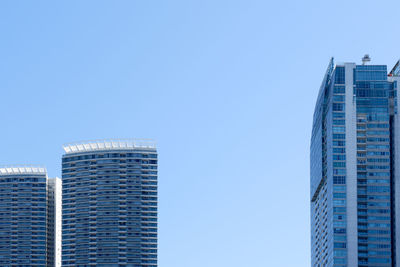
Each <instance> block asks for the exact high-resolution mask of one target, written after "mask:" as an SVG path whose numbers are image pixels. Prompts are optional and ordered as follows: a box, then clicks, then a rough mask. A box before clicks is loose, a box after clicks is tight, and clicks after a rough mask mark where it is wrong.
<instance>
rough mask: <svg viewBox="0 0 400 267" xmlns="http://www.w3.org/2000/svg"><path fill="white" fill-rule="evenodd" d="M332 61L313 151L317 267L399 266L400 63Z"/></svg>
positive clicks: (313, 227)
mask: <svg viewBox="0 0 400 267" xmlns="http://www.w3.org/2000/svg"><path fill="white" fill-rule="evenodd" d="M368 61H369V57H367V56H366V57H364V59H363V64H362V65H356V64H355V63H344V64H334V61H333V59H332V60H331V62H330V63H329V66H328V70H327V72H326V75H325V77H324V79H323V82H322V85H321V88H320V91H319V95H318V99H317V103H316V107H315V111H314V120H313V128H312V137H311V147H310V152H311V153H310V156H311V157H310V164H311V196H310V198H311V249H312V252H311V254H312V266H396V265H399V266H400V244H399V242H400V217H399V216H400V136H399V135H400V120H399V115H398V104H397V94H398V93H397V88H398V82H399V81H400V77H399V74H400V68H399V62H398V63H397V64H396V65H395V67H394V68H393V69H392V71H391V72H390V73H388V72H387V67H386V66H385V65H367V64H365V63H367V62H368Z"/></svg>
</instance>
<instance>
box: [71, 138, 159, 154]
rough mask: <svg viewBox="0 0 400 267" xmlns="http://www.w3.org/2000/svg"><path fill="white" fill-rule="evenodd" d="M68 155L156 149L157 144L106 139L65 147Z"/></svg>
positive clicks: (146, 140) (151, 141)
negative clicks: (117, 150) (100, 151)
mask: <svg viewBox="0 0 400 267" xmlns="http://www.w3.org/2000/svg"><path fill="white" fill-rule="evenodd" d="M63 148H64V151H65V153H66V154H71V153H79V152H89V151H97V150H116V149H122V150H124V149H127V150H129V149H135V148H151V149H155V148H156V142H155V141H154V140H152V139H104V140H91V141H81V142H76V143H69V144H64V145H63Z"/></svg>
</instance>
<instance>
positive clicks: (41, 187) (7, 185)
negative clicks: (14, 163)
mask: <svg viewBox="0 0 400 267" xmlns="http://www.w3.org/2000/svg"><path fill="white" fill-rule="evenodd" d="M51 180H54V181H56V179H51ZM48 181H49V179H48V178H47V172H46V169H44V168H41V167H26V166H21V167H6V168H0V266H55V260H56V258H57V257H56V256H54V253H55V252H54V247H55V245H56V243H55V242H54V240H53V242H50V240H51V239H54V232H53V231H52V229H54V225H53V224H54V219H53V217H52V216H53V214H54V211H55V208H54V203H53V202H52V199H51V197H50V198H49V194H52V193H49V192H51V190H48V189H47V186H48ZM49 205H50V206H52V207H53V208H50V209H52V210H53V212H51V211H50V210H49ZM59 245H60V244H58V245H57V246H59ZM58 266H59V265H58Z"/></svg>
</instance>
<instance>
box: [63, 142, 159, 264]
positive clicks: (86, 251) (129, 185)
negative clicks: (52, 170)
mask: <svg viewBox="0 0 400 267" xmlns="http://www.w3.org/2000/svg"><path fill="white" fill-rule="evenodd" d="M64 150H65V154H64V155H63V157H62V184H63V188H62V266H134V267H143V266H151V267H156V266H157V150H156V146H155V144H154V143H153V142H150V141H146V140H104V141H89V142H81V143H76V144H68V145H65V146H64Z"/></svg>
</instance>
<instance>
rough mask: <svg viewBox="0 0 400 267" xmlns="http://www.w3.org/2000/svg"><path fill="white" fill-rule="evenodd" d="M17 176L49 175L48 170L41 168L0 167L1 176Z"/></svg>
mask: <svg viewBox="0 0 400 267" xmlns="http://www.w3.org/2000/svg"><path fill="white" fill-rule="evenodd" d="M15 174H44V175H46V174H47V170H46V168H44V167H40V166H7V167H0V176H4V175H15Z"/></svg>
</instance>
